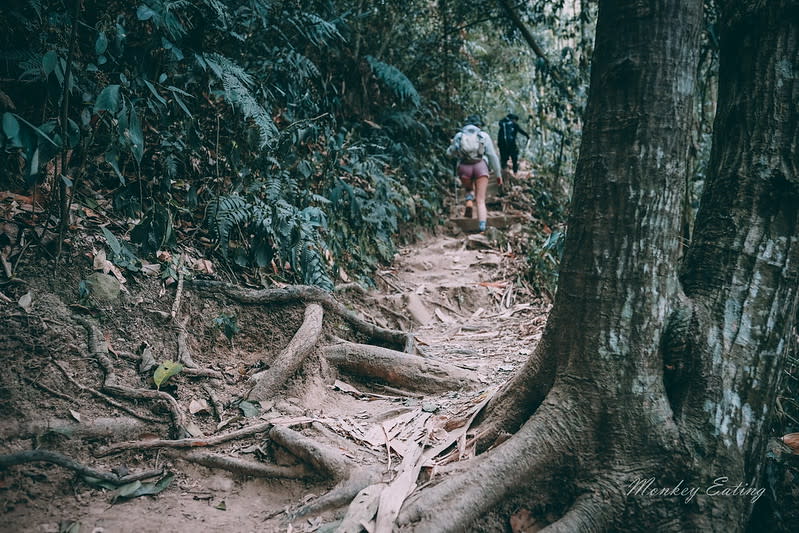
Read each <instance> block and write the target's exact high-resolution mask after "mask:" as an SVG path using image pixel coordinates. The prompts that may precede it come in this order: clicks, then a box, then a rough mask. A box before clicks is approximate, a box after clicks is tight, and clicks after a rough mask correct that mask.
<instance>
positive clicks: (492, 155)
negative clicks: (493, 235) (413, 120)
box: [447, 115, 502, 232]
mask: <svg viewBox="0 0 799 533" xmlns="http://www.w3.org/2000/svg"><path fill="white" fill-rule="evenodd" d="M482 126H483V121H482V119H481V118H480V116H479V115H469V117H467V118H466V124H465V125H464V126H463V128H462V129H461V131H459V132H458V133H456V134H455V137H454V138H453V139H452V143H451V144H450V146H449V148H447V155H448V156H449V157H457V158H458V177H459V178H460V180H461V184H462V185H463V187H464V189H466V211H465V213H464V216H465V217H466V218H471V217H472V208H473V206H474V202H475V201H476V202H477V221H478V222H477V223H478V227H479V228H480V232H483V231H485V229H486V219H487V218H488V209H486V191H487V190H488V176H489V165H490V166H491V171H492V173H493V174H494V175H495V176H496V177H497V181H498V183H499V184H500V185H502V175H501V173H500V167H499V158H497V152H496V150H495V149H494V143H493V142H492V141H491V136H490V135H489V134H488V133H486V132H484V131H482V130H481V129H480V128H481V127H482ZM486 161H487V162H486Z"/></svg>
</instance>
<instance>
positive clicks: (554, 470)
mask: <svg viewBox="0 0 799 533" xmlns="http://www.w3.org/2000/svg"><path fill="white" fill-rule="evenodd" d="M723 7H724V11H723V17H722V36H723V40H722V53H721V74H720V87H721V88H722V89H721V93H720V96H719V112H718V117H717V120H716V129H715V131H716V134H715V139H714V150H713V154H712V157H711V160H712V161H711V165H710V167H711V168H710V172H709V178H708V183H707V185H706V192H705V194H704V198H703V200H702V209H701V211H700V213H699V215H698V219H697V223H696V230H695V236H694V243H693V244H692V246H691V247H690V249H689V250H688V253H687V256H686V259H685V265H684V269H683V270H682V276H680V259H681V257H682V253H681V250H680V245H679V244H680V236H681V219H682V202H683V199H684V197H685V194H686V193H687V191H686V188H685V184H686V180H685V176H686V173H687V171H688V166H687V164H688V163H687V162H688V160H689V158H688V150H689V148H690V146H689V141H690V138H689V132H690V127H691V113H692V106H693V100H692V99H693V95H694V92H695V91H694V86H695V75H696V68H695V65H696V60H697V54H698V51H699V48H698V44H699V40H698V38H699V31H700V28H701V26H702V13H701V8H702V2H701V1H700V0H690V1H685V0H661V1H655V2H634V1H623V2H620V1H608V2H602V3H600V8H599V21H598V25H597V36H596V48H595V53H594V57H593V64H592V78H591V88H590V93H589V102H588V108H587V111H586V118H585V131H584V135H583V141H582V143H583V144H582V147H581V152H580V158H579V161H578V165H577V170H576V176H575V186H574V198H573V204H572V213H571V216H570V220H569V230H568V231H569V232H568V237H567V240H566V245H565V250H564V257H563V262H562V266H561V273H560V280H559V289H558V293H557V296H556V300H555V303H554V306H553V310H552V313H551V315H550V319H549V322H548V325H547V329H546V332H545V334H544V338H543V340H542V342H541V344H540V346H539V349H538V350H537V352H536V354H535V355H534V357H533V358H531V360H530V362H529V363H528V365H527V366H526V367H525V369H524V370H523V373H521V374H519V375H518V376H516V377H515V378H514V380H513V381H512V386H511V387H509V388H507V389H506V390H505V391H504V393H503V394H501V395H500V399H499V400H497V401H496V402H495V404H494V406H493V416H491V417H489V419H488V420H487V421H486V422H485V425H488V426H489V427H492V424H494V426H493V427H492V428H493V432H490V433H489V434H491V435H492V436H496V435H497V434H498V431H497V430H496V427H497V419H498V418H499V420H500V421H499V427H501V428H504V429H505V430H510V431H515V434H514V435H513V436H512V437H511V438H510V439H508V440H507V441H505V442H503V443H502V444H500V445H499V446H498V447H497V448H495V449H494V450H492V451H490V452H488V453H487V454H485V455H483V456H478V458H477V459H475V460H474V461H473V462H474V464H472V465H469V467H468V468H465V469H464V470H465V471H464V473H461V474H459V475H457V476H453V477H450V478H448V479H446V480H444V481H443V482H442V483H440V484H438V485H436V486H435V487H433V488H431V489H429V490H428V491H427V492H426V494H425V496H424V497H423V498H420V499H419V500H417V502H416V503H413V504H411V505H409V506H408V507H407V508H406V509H405V510H404V512H403V514H402V515H401V517H400V518H401V522H402V523H405V524H408V525H412V526H415V528H416V530H419V531H459V530H493V529H496V520H497V519H498V518H499V519H506V518H507V514H509V513H510V512H513V510H515V509H518V508H519V507H520V506H524V507H527V508H529V509H533V510H534V511H540V514H541V515H543V514H544V511H551V510H552V509H560V512H561V518H560V519H559V520H557V521H555V522H554V523H552V524H550V525H549V526H548V527H547V528H546V529H545V531H548V532H552V531H563V532H572V531H581V532H582V531H605V530H614V529H615V530H623V531H675V532H677V531H740V530H742V529H743V528H744V527H745V525H746V523H747V520H748V517H749V515H750V512H751V508H752V504H753V502H754V501H756V500H757V499H758V498H759V497H761V496H762V494H763V491H762V487H761V486H760V481H759V474H760V468H759V465H760V463H761V460H762V458H763V451H764V442H765V435H764V431H765V429H766V422H767V421H768V419H769V416H770V414H771V410H772V408H773V403H774V394H775V388H776V379H777V375H778V373H779V371H780V368H781V365H782V361H783V358H784V355H785V345H786V342H785V339H786V338H787V336H788V334H789V331H790V326H791V320H792V319H793V317H795V313H796V306H797V286H799V243H797V240H798V239H799V232H798V231H797V219H798V218H799V214H798V213H799V175H798V172H797V170H798V169H797V165H798V164H799V157H798V156H799V154H798V150H797V143H798V142H799V126H798V125H797V124H799V117H798V116H797V111H796V107H795V106H796V103H797V102H799V82H797V73H799V42H798V40H799V35H797V26H799V12H797V3H796V2H795V1H790V2H789V1H788V0H774V1H770V2H762V1H755V0H751V1H749V2H730V5H726V6H723ZM553 369H554V372H553ZM553 374H554V379H553ZM548 381H552V385H551V388H548V393H546V396H545V397H543V394H542V392H541V383H542V382H543V383H546V382H548ZM542 397H543V399H542ZM533 410H535V412H534V413H533V414H532V415H531V413H532V411H533ZM519 425H521V427H519ZM547 494H549V495H556V496H555V497H554V498H553V497H550V498H546V497H545V495H547ZM564 500H565V501H564ZM537 502H538V505H539V507H537ZM558 504H560V507H559V506H558ZM544 505H548V507H544ZM503 513H505V514H503Z"/></svg>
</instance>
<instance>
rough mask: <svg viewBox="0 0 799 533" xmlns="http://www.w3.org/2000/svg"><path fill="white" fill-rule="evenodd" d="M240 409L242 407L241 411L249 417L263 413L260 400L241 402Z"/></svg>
mask: <svg viewBox="0 0 799 533" xmlns="http://www.w3.org/2000/svg"><path fill="white" fill-rule="evenodd" d="M239 409H241V412H242V413H243V414H244V416H245V417H247V418H252V417H254V416H258V415H259V414H261V404H260V403H258V402H248V401H243V402H240V403H239Z"/></svg>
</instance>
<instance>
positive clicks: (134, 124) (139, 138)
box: [128, 106, 144, 163]
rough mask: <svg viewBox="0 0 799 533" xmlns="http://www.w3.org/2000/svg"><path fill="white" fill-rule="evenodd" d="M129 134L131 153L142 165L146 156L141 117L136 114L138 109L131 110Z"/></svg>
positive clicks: (132, 108)
mask: <svg viewBox="0 0 799 533" xmlns="http://www.w3.org/2000/svg"><path fill="white" fill-rule="evenodd" d="M128 133H129V135H130V144H131V149H130V151H131V153H133V157H134V158H135V159H136V162H137V163H141V158H142V156H143V155H144V133H143V132H142V130H141V122H140V121H139V116H138V115H137V114H136V108H135V107H133V106H131V108H130V123H129V124H128Z"/></svg>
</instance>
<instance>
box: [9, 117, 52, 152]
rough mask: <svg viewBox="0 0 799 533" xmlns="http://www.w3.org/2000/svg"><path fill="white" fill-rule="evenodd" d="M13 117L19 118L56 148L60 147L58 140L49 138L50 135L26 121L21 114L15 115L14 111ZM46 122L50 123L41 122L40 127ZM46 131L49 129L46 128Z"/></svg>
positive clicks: (43, 126)
mask: <svg viewBox="0 0 799 533" xmlns="http://www.w3.org/2000/svg"><path fill="white" fill-rule="evenodd" d="M14 117H15V118H16V119H17V120H19V121H21V122H23V123H24V124H26V125H27V126H28V127H30V128H31V129H32V130H33V131H34V132H35V133H36V135H38V136H40V137H42V138H44V139H45V140H47V141H48V142H49V143H50V144H52V145H53V146H55V147H56V148H60V147H61V142H60V141H59V142H56V141H54V140H53V139H51V138H50V136H49V135H47V134H46V133H45V132H44V131H43V130H42V129H41V128H37V127H36V126H34V125H33V124H31V123H30V122H28V121H27V120H25V119H24V118H22V117H21V116H19V115H17V114H16V113H14ZM48 124H50V123H49V122H48V123H45V124H42V128H45V126H47V125H48ZM48 131H50V130H48Z"/></svg>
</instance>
